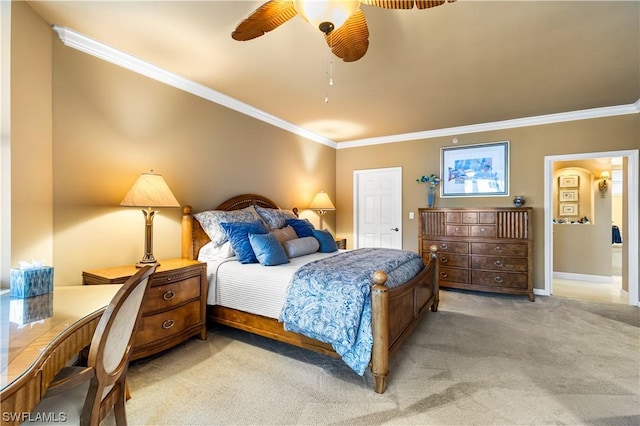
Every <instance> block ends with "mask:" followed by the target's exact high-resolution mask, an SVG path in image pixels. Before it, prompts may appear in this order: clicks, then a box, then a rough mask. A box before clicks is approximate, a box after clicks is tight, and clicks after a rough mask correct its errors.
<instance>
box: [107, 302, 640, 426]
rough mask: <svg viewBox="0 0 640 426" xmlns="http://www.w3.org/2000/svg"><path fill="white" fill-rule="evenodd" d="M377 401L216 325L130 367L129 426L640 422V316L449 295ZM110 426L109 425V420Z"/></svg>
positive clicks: (395, 365) (344, 373) (319, 365)
mask: <svg viewBox="0 0 640 426" xmlns="http://www.w3.org/2000/svg"><path fill="white" fill-rule="evenodd" d="M390 370H391V371H390V376H389V383H388V388H387V391H386V392H385V393H384V394H382V395H379V394H376V393H374V392H373V390H372V386H373V385H372V383H373V380H372V378H371V375H370V373H369V372H367V373H365V375H364V376H363V377H360V376H358V375H357V374H355V373H354V372H353V371H352V370H350V369H349V368H348V367H347V366H346V365H345V364H344V363H343V362H342V361H341V360H339V359H334V358H331V357H327V356H324V355H319V354H316V353H313V352H310V351H306V350H304V349H298V348H295V347H292V346H289V345H286V344H281V343H278V342H274V341H271V340H268V339H265V338H262V337H259V336H253V335H250V334H248V333H244V332H241V331H237V330H233V329H229V328H224V327H215V326H214V327H211V328H210V329H209V335H208V340H206V341H202V340H198V339H191V340H189V341H187V342H185V343H184V344H182V345H179V346H177V347H175V348H173V349H170V350H168V351H166V352H164V353H162V354H159V355H156V356H154V357H150V358H146V359H142V360H138V361H134V362H133V363H132V364H131V366H130V368H129V375H128V380H129V386H130V390H131V394H132V399H131V400H129V402H128V403H127V416H128V420H129V424H130V425H320V424H321V425H325V424H341V425H342V424H348V425H373V424H389V425H636V426H637V425H640V309H639V308H637V307H632V306H624V305H610V304H603V303H596V302H587V301H578V300H572V299H565V298H560V297H537V298H536V302H534V303H531V302H529V301H528V300H527V298H523V297H519V296H506V295H505V296H501V295H485V294H478V293H468V292H458V291H442V292H441V302H440V309H439V311H438V312H437V313H431V312H429V313H428V314H427V315H426V317H425V318H424V320H423V321H422V322H421V324H420V326H419V327H418V328H417V329H416V331H415V332H414V334H413V335H412V336H411V338H410V339H409V340H408V341H407V342H406V343H405V345H404V346H403V347H402V349H401V350H400V351H399V353H398V354H397V356H396V357H395V358H394V359H393V361H392V363H391V367H390ZM104 424H105V425H110V424H114V421H113V416H110V417H109V418H107V420H106V421H105V422H104Z"/></svg>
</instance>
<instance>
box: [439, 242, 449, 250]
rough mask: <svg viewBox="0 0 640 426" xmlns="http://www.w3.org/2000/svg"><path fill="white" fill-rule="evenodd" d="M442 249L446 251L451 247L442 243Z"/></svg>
mask: <svg viewBox="0 0 640 426" xmlns="http://www.w3.org/2000/svg"><path fill="white" fill-rule="evenodd" d="M440 248H441V249H442V250H446V249H448V248H449V245H447V244H445V243H442V244H440Z"/></svg>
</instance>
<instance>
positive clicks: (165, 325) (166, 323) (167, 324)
mask: <svg viewBox="0 0 640 426" xmlns="http://www.w3.org/2000/svg"><path fill="white" fill-rule="evenodd" d="M175 324H176V322H175V321H174V320H165V321H164V322H163V323H162V328H164V329H165V330H168V329H170V328H171V327H173V326H174V325H175Z"/></svg>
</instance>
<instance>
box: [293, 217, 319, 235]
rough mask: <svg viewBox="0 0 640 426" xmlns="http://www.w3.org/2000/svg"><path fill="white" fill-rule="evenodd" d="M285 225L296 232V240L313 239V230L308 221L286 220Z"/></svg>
mask: <svg viewBox="0 0 640 426" xmlns="http://www.w3.org/2000/svg"><path fill="white" fill-rule="evenodd" d="M287 225H290V226H291V227H292V228H293V229H294V230H295V231H296V234H298V238H304V237H313V230H314V229H315V228H314V227H313V225H312V224H311V222H309V220H308V219H287Z"/></svg>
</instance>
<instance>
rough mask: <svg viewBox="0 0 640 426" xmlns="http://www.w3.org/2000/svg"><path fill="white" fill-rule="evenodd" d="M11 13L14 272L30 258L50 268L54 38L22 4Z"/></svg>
mask: <svg viewBox="0 0 640 426" xmlns="http://www.w3.org/2000/svg"><path fill="white" fill-rule="evenodd" d="M11 13H12V17H11V18H12V26H11V263H12V264H11V265H10V267H16V266H17V263H18V260H26V261H31V260H32V259H36V260H44V261H45V262H46V263H47V264H48V265H51V264H52V262H53V195H52V194H53V186H52V180H53V161H52V158H53V145H52V136H51V128H52V114H51V38H52V34H51V28H50V27H49V25H48V24H47V23H45V22H44V21H43V20H42V19H41V18H40V17H39V16H38V15H37V14H36V13H35V12H34V11H33V9H31V8H30V7H29V6H27V5H26V3H24V2H13V3H12V12H11ZM3 238H4V237H3ZM4 272H5V271H3V275H4ZM3 284H5V283H3Z"/></svg>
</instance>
